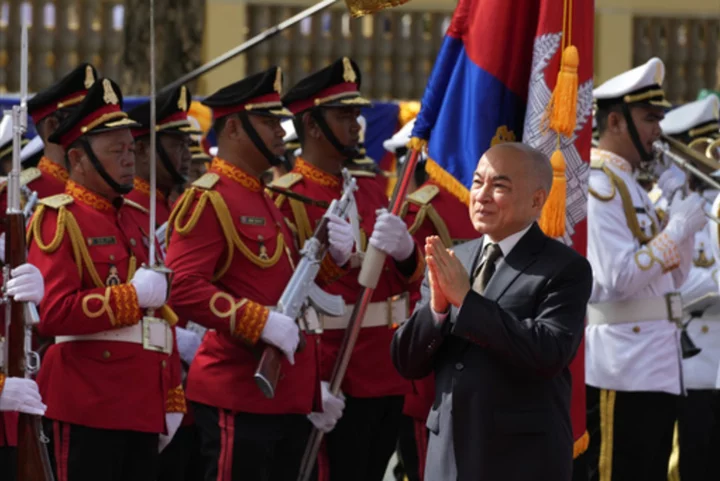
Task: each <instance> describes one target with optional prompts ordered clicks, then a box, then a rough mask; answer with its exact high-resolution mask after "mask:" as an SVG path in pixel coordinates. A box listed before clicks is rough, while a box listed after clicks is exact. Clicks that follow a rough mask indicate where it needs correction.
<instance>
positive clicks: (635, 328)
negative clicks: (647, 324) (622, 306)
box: [633, 326, 640, 334]
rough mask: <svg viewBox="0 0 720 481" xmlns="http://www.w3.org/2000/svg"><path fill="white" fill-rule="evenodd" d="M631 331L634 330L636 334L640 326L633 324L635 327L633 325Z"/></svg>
mask: <svg viewBox="0 0 720 481" xmlns="http://www.w3.org/2000/svg"><path fill="white" fill-rule="evenodd" d="M633 332H634V333H635V334H637V333H638V332H640V326H635V327H633Z"/></svg>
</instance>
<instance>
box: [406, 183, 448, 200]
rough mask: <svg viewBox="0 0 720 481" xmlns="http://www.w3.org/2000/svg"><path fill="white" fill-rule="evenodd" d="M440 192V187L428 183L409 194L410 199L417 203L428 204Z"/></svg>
mask: <svg viewBox="0 0 720 481" xmlns="http://www.w3.org/2000/svg"><path fill="white" fill-rule="evenodd" d="M439 193H440V187H438V186H437V185H432V184H428V185H426V186H424V187H421V188H419V189H418V190H416V191H415V192H413V193H412V194H410V195H408V201H410V202H412V203H413V204H416V205H427V204H429V203H430V202H432V200H433V199H434V198H435V196H437V195H438V194H439Z"/></svg>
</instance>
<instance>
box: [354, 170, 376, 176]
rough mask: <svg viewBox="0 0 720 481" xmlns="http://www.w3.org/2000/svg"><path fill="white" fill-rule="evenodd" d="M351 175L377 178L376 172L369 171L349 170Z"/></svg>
mask: <svg viewBox="0 0 720 481" xmlns="http://www.w3.org/2000/svg"><path fill="white" fill-rule="evenodd" d="M348 172H350V175H352V176H353V177H375V175H376V174H375V172H370V171H369V170H349V171H348Z"/></svg>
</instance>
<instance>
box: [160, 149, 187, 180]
mask: <svg viewBox="0 0 720 481" xmlns="http://www.w3.org/2000/svg"><path fill="white" fill-rule="evenodd" d="M156 144H157V145H156V147H155V149H156V151H157V154H158V156H159V157H160V162H162V165H163V167H165V170H167V171H168V173H169V174H170V177H171V178H172V181H173V184H175V185H184V184H185V182H187V179H186V178H185V176H184V175H182V174H181V173H180V172H178V170H177V169H176V168H175V166H174V165H173V164H172V162H171V161H170V156H169V155H168V154H167V151H165V147H163V146H162V143H160V142H157V143H156Z"/></svg>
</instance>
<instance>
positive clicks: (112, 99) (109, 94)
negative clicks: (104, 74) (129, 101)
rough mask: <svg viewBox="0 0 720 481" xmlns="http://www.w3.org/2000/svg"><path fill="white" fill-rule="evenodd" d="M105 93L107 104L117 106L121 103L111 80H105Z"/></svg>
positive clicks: (104, 97)
mask: <svg viewBox="0 0 720 481" xmlns="http://www.w3.org/2000/svg"><path fill="white" fill-rule="evenodd" d="M103 91H104V93H103V100H104V101H105V103H106V104H108V105H117V104H118V103H119V102H120V100H119V99H118V96H117V94H116V93H115V90H113V86H112V84H111V83H110V80H109V79H105V80H103Z"/></svg>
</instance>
